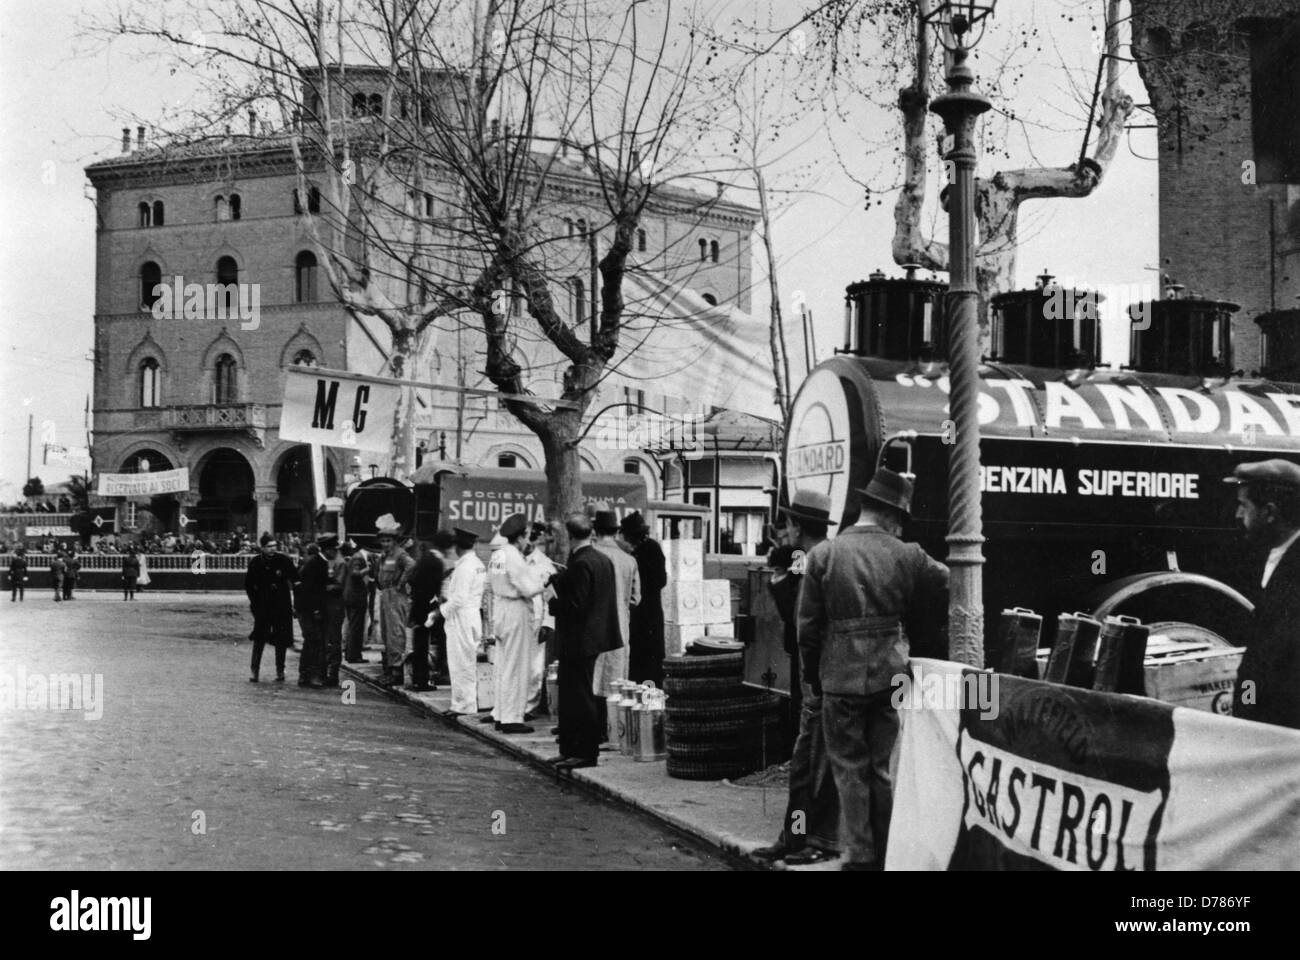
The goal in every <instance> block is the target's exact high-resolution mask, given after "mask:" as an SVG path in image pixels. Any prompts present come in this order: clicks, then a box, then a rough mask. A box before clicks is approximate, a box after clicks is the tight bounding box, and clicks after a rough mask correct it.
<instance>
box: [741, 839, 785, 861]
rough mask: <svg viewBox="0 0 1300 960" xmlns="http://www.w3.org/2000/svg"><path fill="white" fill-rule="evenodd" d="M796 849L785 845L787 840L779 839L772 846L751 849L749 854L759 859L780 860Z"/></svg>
mask: <svg viewBox="0 0 1300 960" xmlns="http://www.w3.org/2000/svg"><path fill="white" fill-rule="evenodd" d="M794 852H795V851H793V850H791V849H790V848H789V847H787V846H786V845H785V840H778V841H777V842H776V843H774V844H772V845H771V846H770V847H759V848H758V849H757V850H751V851H750V853H749V855H750V856H751V857H757V858H758V859H759V860H773V861H775V860H780V859H782V858H783V857H785V856H787V855H792V854H793V853H794Z"/></svg>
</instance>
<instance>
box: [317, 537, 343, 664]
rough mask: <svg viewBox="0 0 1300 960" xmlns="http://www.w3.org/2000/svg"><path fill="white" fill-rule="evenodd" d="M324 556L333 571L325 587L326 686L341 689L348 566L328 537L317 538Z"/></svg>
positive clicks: (335, 540) (333, 539) (334, 538)
mask: <svg viewBox="0 0 1300 960" xmlns="http://www.w3.org/2000/svg"><path fill="white" fill-rule="evenodd" d="M316 546H318V547H320V552H321V556H322V557H324V559H325V565H326V567H328V569H329V583H328V584H327V585H326V587H325V624H324V640H325V686H327V687H337V686H338V685H339V668H340V666H341V665H342V662H343V620H344V617H345V616H346V615H347V611H346V608H345V607H344V605H343V581H344V579H346V576H347V564H346V563H345V562H344V560H343V558H342V557H341V556H339V538H338V534H336V533H327V534H324V535H322V536H320V537H317V538H316Z"/></svg>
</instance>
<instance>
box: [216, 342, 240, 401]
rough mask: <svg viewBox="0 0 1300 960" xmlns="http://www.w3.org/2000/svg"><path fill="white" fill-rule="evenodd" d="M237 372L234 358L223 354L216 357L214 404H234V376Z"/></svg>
mask: <svg viewBox="0 0 1300 960" xmlns="http://www.w3.org/2000/svg"><path fill="white" fill-rule="evenodd" d="M237 370H238V367H237V365H236V364H235V358H234V357H232V356H231V355H230V354H228V353H223V354H222V355H221V356H219V357H217V369H216V374H217V375H216V390H215V392H214V396H213V402H214V403H234V402H235V401H236V383H235V379H236V378H235V374H236V371H237Z"/></svg>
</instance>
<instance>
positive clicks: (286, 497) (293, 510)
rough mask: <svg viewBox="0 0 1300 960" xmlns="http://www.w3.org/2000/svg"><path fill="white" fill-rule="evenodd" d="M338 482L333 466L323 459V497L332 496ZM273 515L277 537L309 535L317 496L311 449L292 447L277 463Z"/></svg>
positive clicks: (273, 524) (316, 505)
mask: <svg viewBox="0 0 1300 960" xmlns="http://www.w3.org/2000/svg"><path fill="white" fill-rule="evenodd" d="M336 484H337V480H336V478H335V474H334V465H333V464H332V463H330V461H329V458H328V457H327V458H326V459H325V496H327V497H332V496H334V495H335V487H336ZM275 492H276V494H277V496H276V501H275V513H274V516H273V519H272V526H273V529H274V530H275V532H276V533H309V532H310V531H311V530H312V529H313V518H314V517H315V515H316V508H317V507H318V506H319V504H317V503H316V493H315V490H314V488H313V485H312V476H311V448H310V447H307V446H298V447H291V448H290V449H289V450H288V451H287V452H286V453H285V454H284V456H283V458H282V459H281V460H280V466H279V469H277V470H276V472H275Z"/></svg>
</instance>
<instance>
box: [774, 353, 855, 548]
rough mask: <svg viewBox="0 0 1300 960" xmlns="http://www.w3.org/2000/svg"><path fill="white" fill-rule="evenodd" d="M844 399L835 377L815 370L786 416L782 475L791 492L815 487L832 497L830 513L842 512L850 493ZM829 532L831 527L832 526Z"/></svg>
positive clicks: (837, 516) (832, 529)
mask: <svg viewBox="0 0 1300 960" xmlns="http://www.w3.org/2000/svg"><path fill="white" fill-rule="evenodd" d="M848 423H849V408H848V402H847V400H846V399H845V395H844V387H843V386H842V385H841V384H840V380H839V377H837V376H836V375H835V374H834V373H833V372H831V371H829V370H814V371H813V372H812V375H811V376H809V377H808V379H807V380H805V381H804V384H803V386H802V387H801V388H800V390H799V396H798V397H797V398H796V399H795V404H794V409H793V410H792V411H791V415H790V434H789V440H788V446H787V447H786V478H787V480H788V482H789V486H790V496H791V497H793V496H794V494H795V493H796V492H797V491H799V490H813V491H815V492H817V493H824V494H826V495H827V496H828V497H830V498H831V517H833V518H836V519H838V518H839V517H841V516H843V514H844V504H845V501H846V499H847V498H848V494H849V470H850V467H851V462H850V457H849V440H848V436H847V435H846V434H847V431H848ZM830 533H831V535H832V536H833V535H834V533H835V528H834V527H832V528H831V530H830Z"/></svg>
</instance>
